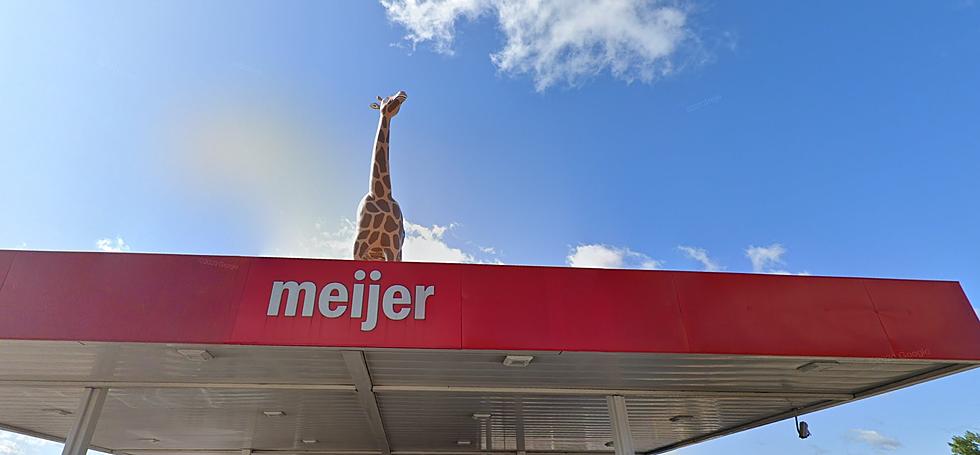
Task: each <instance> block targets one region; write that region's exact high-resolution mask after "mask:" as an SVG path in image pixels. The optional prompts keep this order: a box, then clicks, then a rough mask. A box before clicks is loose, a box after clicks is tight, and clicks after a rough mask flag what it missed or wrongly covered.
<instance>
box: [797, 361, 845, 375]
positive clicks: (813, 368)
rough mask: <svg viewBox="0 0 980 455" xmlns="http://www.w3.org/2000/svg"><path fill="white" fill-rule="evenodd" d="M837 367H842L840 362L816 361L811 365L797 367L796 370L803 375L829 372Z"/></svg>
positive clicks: (805, 364)
mask: <svg viewBox="0 0 980 455" xmlns="http://www.w3.org/2000/svg"><path fill="white" fill-rule="evenodd" d="M837 365H840V362H836V361H833V360H816V361H813V362H810V363H804V364H803V365H800V366H798V367H796V370H797V371H799V372H801V373H816V372H818V371H824V370H829V369H831V368H834V367H836V366H837Z"/></svg>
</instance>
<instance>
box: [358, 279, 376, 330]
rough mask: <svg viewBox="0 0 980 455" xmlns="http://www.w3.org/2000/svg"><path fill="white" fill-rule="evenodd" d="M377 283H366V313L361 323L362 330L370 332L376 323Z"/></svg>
mask: <svg viewBox="0 0 980 455" xmlns="http://www.w3.org/2000/svg"><path fill="white" fill-rule="evenodd" d="M380 288H381V286H379V285H377V284H371V285H368V301H367V315H366V316H365V318H364V322H362V323H361V331H362V332H370V331H372V330H374V327H375V326H377V325H378V290H379V289H380Z"/></svg>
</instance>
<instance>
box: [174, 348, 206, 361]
mask: <svg viewBox="0 0 980 455" xmlns="http://www.w3.org/2000/svg"><path fill="white" fill-rule="evenodd" d="M177 353H178V354H180V355H182V356H184V358H185V359H187V360H190V361H191V362H207V361H208V360H211V359H213V358H214V356H213V355H211V353H210V352H208V351H206V350H204V349H178V350H177Z"/></svg>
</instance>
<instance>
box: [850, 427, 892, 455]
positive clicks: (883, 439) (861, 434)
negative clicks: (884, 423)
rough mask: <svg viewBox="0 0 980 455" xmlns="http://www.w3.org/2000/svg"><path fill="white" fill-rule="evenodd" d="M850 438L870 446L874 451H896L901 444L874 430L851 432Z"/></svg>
mask: <svg viewBox="0 0 980 455" xmlns="http://www.w3.org/2000/svg"><path fill="white" fill-rule="evenodd" d="M851 437H852V438H854V439H855V440H858V441H861V442H864V443H866V444H868V445H870V446H871V447H873V448H875V449H876V450H896V449H898V448H900V447H902V443H901V442H899V441H898V440H896V439H893V438H889V437H888V436H885V435H883V434H881V433H879V432H877V431H875V430H860V429H855V430H851Z"/></svg>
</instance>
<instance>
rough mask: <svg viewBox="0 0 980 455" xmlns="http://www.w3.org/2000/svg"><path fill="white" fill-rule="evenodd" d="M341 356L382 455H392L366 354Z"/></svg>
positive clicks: (361, 352) (342, 353) (347, 353)
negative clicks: (365, 358)
mask: <svg viewBox="0 0 980 455" xmlns="http://www.w3.org/2000/svg"><path fill="white" fill-rule="evenodd" d="M341 355H342V356H343V357H344V363H345V364H347V371H348V372H349V373H350V377H351V379H352V380H353V381H354V387H355V388H356V390H357V398H358V399H359V400H360V401H361V406H362V407H363V408H364V412H365V413H366V414H367V418H368V423H369V424H370V425H371V432H372V433H374V439H375V442H376V443H377V445H378V449H380V450H381V454H382V455H391V446H390V445H389V444H388V435H387V433H385V425H384V421H383V420H382V419H381V409H380V408H379V407H378V398H377V397H375V396H374V391H373V384H371V373H370V372H369V371H368V367H367V362H365V361H364V352H363V351H341Z"/></svg>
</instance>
